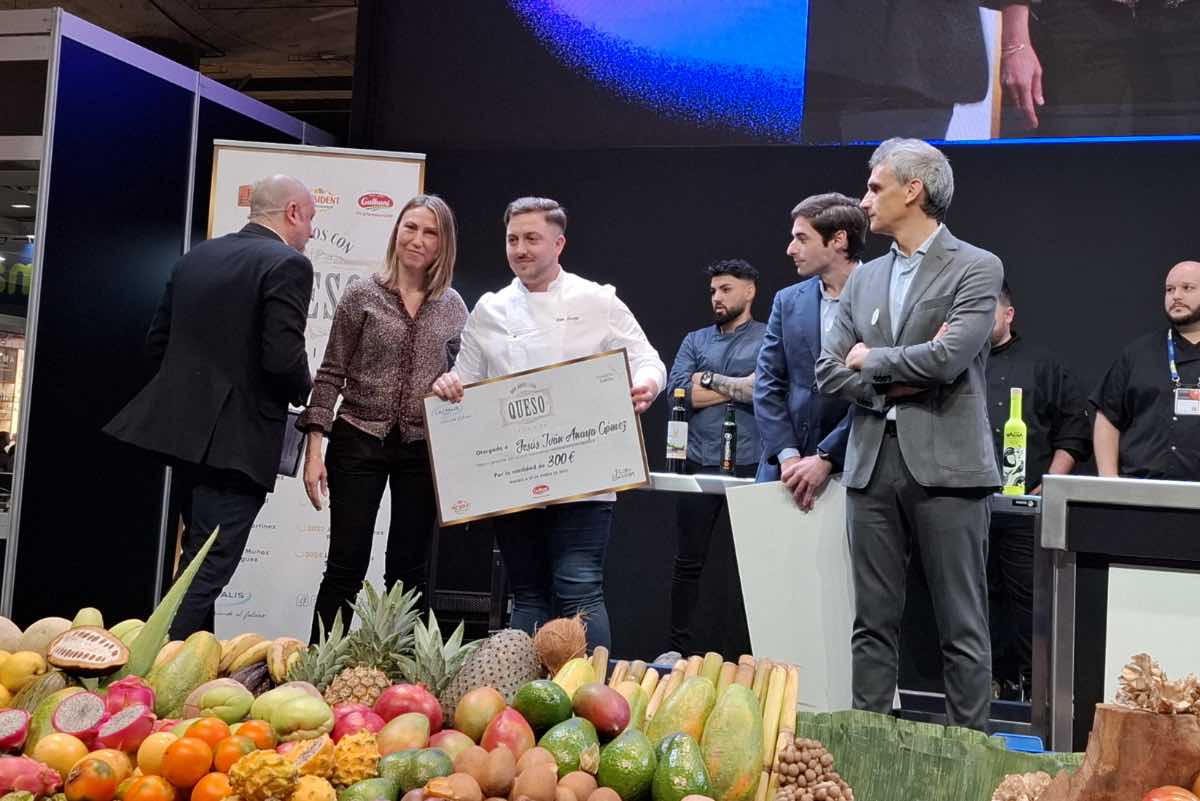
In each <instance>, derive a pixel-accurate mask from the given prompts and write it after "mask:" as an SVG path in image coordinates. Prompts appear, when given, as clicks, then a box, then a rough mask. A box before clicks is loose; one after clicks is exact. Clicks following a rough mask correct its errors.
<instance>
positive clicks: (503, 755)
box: [479, 747, 517, 796]
mask: <svg viewBox="0 0 1200 801" xmlns="http://www.w3.org/2000/svg"><path fill="white" fill-rule="evenodd" d="M516 778H517V760H516V757H514V756H513V753H512V751H509V750H508V749H507V748H504V747H500V748H497V749H496V750H494V751H492V752H491V753H490V754H488V756H487V762H486V763H485V764H484V767H483V777H482V781H480V782H479V788H480V789H481V790H483V794H484V795H487V796H504V795H508V791H509V790H511V789H512V786H513V781H514V780H516Z"/></svg>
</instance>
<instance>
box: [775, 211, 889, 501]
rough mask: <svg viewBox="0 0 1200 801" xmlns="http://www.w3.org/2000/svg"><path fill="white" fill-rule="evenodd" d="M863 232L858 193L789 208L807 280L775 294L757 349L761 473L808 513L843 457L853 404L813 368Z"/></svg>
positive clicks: (794, 248) (793, 250)
mask: <svg viewBox="0 0 1200 801" xmlns="http://www.w3.org/2000/svg"><path fill="white" fill-rule="evenodd" d="M866 236H867V215H866V214H865V213H864V212H863V210H862V209H861V208H860V207H859V205H858V201H857V200H856V199H854V198H850V197H846V196H845V195H842V194H838V193H836V192H831V193H828V194H823V195H813V196H812V197H808V198H805V199H804V200H802V201H801V202H800V203H799V204H798V205H797V206H796V207H795V208H794V209H792V241H791V243H790V244H789V245H788V249H787V253H788V255H789V256H791V257H792V261H793V262H795V264H796V272H797V274H798V275H799V276H800V277H801V278H802V279H804V280H802V281H800V282H799V283H796V284H793V285H791V286H789V287H787V288H786V289H781V290H780V291H779V292H777V293H776V294H775V300H774V302H773V303H772V304H771V317H770V319H769V320H768V321H767V331H766V334H765V335H764V336H763V343H762V349H761V350H760V351H759V354H758V369H757V371H756V373H757V375H756V379H755V381H754V417H755V420H756V421H757V423H758V433H759V437H760V438H761V440H762V447H763V455H762V461H761V462H760V464H759V469H758V476H757V478H758V480H759V481H776V480H782V481H783V483H784V484H785V485H786V486H787V488H788V489H789V490H791V492H792V495H793V496H794V497H795V499H796V503H798V504H799V505H800V508H801V509H804V510H808V509H811V508H812V504H813V500H814V499H815V498H816V495H817V493H818V492H820V490H821V488H822V487H824V486H825V482H826V481H828V480H829V476H830V475H831V474H833V473H837V472H840V471H841V469H842V464H843V462H844V461H845V454H846V441H847V438H848V436H849V433H850V418H849V416H848V414H847V410H848V409H849V407H850V404H849V402H847V401H844V400H840V399H837V398H832V397H829V396H825V395H821V394H820V393H819V392H818V391H817V377H816V369H815V368H816V362H817V357H818V356H820V355H821V339H822V337H823V335H824V334H825V332H826V331H828V330H829V327H830V326H831V325H833V321H834V319H835V318H836V317H837V309H838V297H839V295H840V294H841V291H842V287H843V286H845V285H846V279H848V278H849V277H850V273H851V272H853V271H854V269H855V267H857V266H858V265H859V264H860V261H859V257H860V256H861V254H862V251H863V247H864V244H865V242H866Z"/></svg>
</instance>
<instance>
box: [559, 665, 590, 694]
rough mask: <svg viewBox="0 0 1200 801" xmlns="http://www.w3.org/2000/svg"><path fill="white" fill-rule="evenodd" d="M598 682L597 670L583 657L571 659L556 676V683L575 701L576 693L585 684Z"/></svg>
mask: <svg viewBox="0 0 1200 801" xmlns="http://www.w3.org/2000/svg"><path fill="white" fill-rule="evenodd" d="M595 681H596V670H595V669H594V668H593V667H592V663H591V661H590V660H587V659H584V658H583V657H577V658H575V659H571V660H569V661H568V662H567V664H565V665H563V666H562V667H561V668H559V669H558V673H555V674H554V683H555V684H557V685H558V686H559V687H562V688H563V689H564V690H566V691H567V696H568V697H570V698H572V699H574V698H575V691H576V690H578V689H579V688H580V687H582V686H583V685H585V684H593V683H594V682H595Z"/></svg>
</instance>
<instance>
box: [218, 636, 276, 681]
mask: <svg viewBox="0 0 1200 801" xmlns="http://www.w3.org/2000/svg"><path fill="white" fill-rule="evenodd" d="M270 652H271V641H270V640H263V641H262V642H257V643H255V644H254V645H251V646H250V647H249V648H247V649H246V650H245V651H242V653H241V654H239V655H238V656H237V657H235V658H234V660H233V661H232V662H230V663H229V670H228V672H229V673H230V674H233V673H237V672H238V671H239V670H241V669H242V668H244V667H250V666H251V665H253V664H256V663H258V662H266V661H267V654H269V653H270Z"/></svg>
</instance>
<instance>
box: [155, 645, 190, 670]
mask: <svg viewBox="0 0 1200 801" xmlns="http://www.w3.org/2000/svg"><path fill="white" fill-rule="evenodd" d="M182 648H183V640H171V641H170V642H169V643H167V644H166V645H164V646H163V647H162V648H159V649H158V656H156V657H154V667H158V666H159V665H165V664H166V663H167V662H170V661H171V660H172V659H174V658H175V654H177V653H179V651H180V650H181V649H182Z"/></svg>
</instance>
